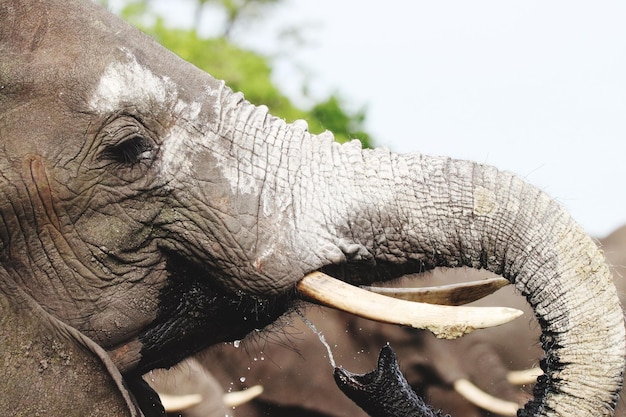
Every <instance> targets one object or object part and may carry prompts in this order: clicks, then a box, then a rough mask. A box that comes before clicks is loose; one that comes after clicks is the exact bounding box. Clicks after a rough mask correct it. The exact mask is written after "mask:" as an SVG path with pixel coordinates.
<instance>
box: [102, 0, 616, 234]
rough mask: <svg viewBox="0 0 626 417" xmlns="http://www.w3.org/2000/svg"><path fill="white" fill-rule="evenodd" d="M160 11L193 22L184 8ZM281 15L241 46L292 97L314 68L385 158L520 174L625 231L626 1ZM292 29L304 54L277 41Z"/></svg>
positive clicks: (317, 82) (351, 6) (595, 230)
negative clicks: (253, 52)
mask: <svg viewBox="0 0 626 417" xmlns="http://www.w3.org/2000/svg"><path fill="white" fill-rule="evenodd" d="M112 3H114V2H112ZM154 3H155V4H157V5H158V7H159V8H160V9H162V10H168V16H170V18H171V19H172V20H171V21H172V24H185V23H186V22H189V21H190V16H191V12H190V9H187V10H185V9H184V8H182V6H181V4H184V3H185V2H178V1H177V2H174V1H172V0H154ZM271 15H272V16H271V17H267V16H266V17H265V18H264V19H263V20H262V22H261V23H259V22H257V23H255V24H254V26H252V27H248V28H246V30H245V31H241V32H236V34H237V35H238V36H237V39H238V40H240V42H242V43H244V44H246V45H249V46H251V47H254V48H256V49H258V50H262V51H265V52H267V53H271V54H277V53H281V54H282V55H283V56H284V57H285V58H283V59H279V60H278V61H277V70H276V73H275V76H274V79H275V81H276V82H277V84H279V85H280V86H281V88H282V89H283V90H284V91H286V92H288V93H289V95H290V96H292V97H294V98H296V99H297V97H298V96H299V92H300V86H301V84H302V77H303V72H302V70H300V69H299V67H306V68H307V70H306V74H307V79H308V82H309V87H310V93H311V94H313V95H314V96H317V97H323V96H324V95H326V94H328V93H330V92H338V93H339V95H341V96H342V97H343V98H345V99H346V100H347V101H348V102H349V103H351V104H352V105H354V106H355V107H360V106H367V109H368V111H367V130H368V131H369V132H370V133H372V134H373V135H374V138H375V141H376V142H375V143H376V144H377V145H379V146H386V147H388V148H390V149H391V150H393V151H396V152H412V151H419V152H422V153H425V154H431V155H450V156H453V157H456V158H462V159H472V160H476V161H479V162H484V163H488V164H491V165H495V166H497V167H498V168H500V169H503V170H508V171H512V172H515V173H517V174H519V175H521V176H523V177H524V178H526V180H527V181H529V182H531V183H533V184H535V185H538V186H539V187H541V188H542V189H543V190H545V191H546V192H548V193H549V194H550V195H552V196H553V197H555V198H556V199H557V200H558V201H559V202H560V203H561V204H563V205H564V206H565V207H567V208H568V209H569V211H570V212H571V213H572V215H573V216H574V218H576V219H577V220H578V221H579V222H580V223H581V224H582V225H583V227H584V228H585V229H586V230H587V231H588V232H589V233H591V234H593V235H594V236H597V237H602V236H604V235H606V234H608V233H610V232H611V231H612V230H614V229H615V228H617V227H619V226H621V225H622V224H626V188H625V187H624V184H623V183H624V181H625V180H626V164H624V160H625V159H626V25H625V24H624V18H625V17H626V2H623V1H617V0H615V1H603V2H588V1H565V0H559V1H550V2H545V1H523V2H503V1H499V0H493V1H472V2H468V1H461V0H450V1H445V2H444V1H438V2H434V1H429V2H426V1H419V0H416V1H401V0H385V1H384V2H383V1H364V0H361V1H358V0H316V1H307V0H284V1H283V2H282V3H281V4H280V6H278V7H275V8H274V9H273V10H272V12H271ZM205 17H206V19H205V20H204V21H203V25H204V27H205V30H206V31H207V33H210V32H211V30H212V28H214V27H215V26H216V25H215V23H214V21H215V20H214V19H213V20H212V17H211V16H205ZM290 26H295V27H298V28H300V30H301V34H302V36H303V37H304V38H305V39H306V40H307V43H306V44H305V45H304V46H303V47H300V48H297V47H295V46H294V43H293V42H292V43H289V42H287V41H284V40H283V41H282V42H277V41H276V39H277V34H278V33H279V32H280V31H281V30H283V29H286V28H288V27H290Z"/></svg>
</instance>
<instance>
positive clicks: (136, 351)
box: [107, 338, 143, 374]
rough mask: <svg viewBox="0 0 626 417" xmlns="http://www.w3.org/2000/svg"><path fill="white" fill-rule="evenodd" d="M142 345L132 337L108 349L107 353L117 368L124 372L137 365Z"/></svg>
mask: <svg viewBox="0 0 626 417" xmlns="http://www.w3.org/2000/svg"><path fill="white" fill-rule="evenodd" d="M142 347H143V345H142V343H141V342H140V341H139V340H138V339H137V338H133V339H131V340H130V341H128V342H126V343H124V344H123V345H119V346H117V347H115V348H113V349H111V350H108V351H107V353H108V354H109V356H110V357H111V360H112V361H113V363H114V364H115V366H116V367H117V369H119V370H120V372H121V373H122V374H124V373H126V372H129V371H131V370H132V369H134V368H136V367H137V365H138V364H139V362H140V361H141V349H142Z"/></svg>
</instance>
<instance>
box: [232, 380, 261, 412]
mask: <svg viewBox="0 0 626 417" xmlns="http://www.w3.org/2000/svg"><path fill="white" fill-rule="evenodd" d="M261 394H263V386H262V385H254V386H252V387H250V388H248V389H245V390H242V391H237V392H229V393H227V394H224V395H223V396H222V400H223V401H224V405H225V406H226V407H237V406H239V405H242V404H245V403H247V402H250V401H252V400H253V399H255V398H256V397H258V396H259V395H261Z"/></svg>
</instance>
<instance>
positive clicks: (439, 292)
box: [361, 277, 510, 306]
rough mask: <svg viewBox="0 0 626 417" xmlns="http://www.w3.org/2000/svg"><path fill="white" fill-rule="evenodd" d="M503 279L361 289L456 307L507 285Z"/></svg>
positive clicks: (409, 299)
mask: <svg viewBox="0 0 626 417" xmlns="http://www.w3.org/2000/svg"><path fill="white" fill-rule="evenodd" d="M509 284H510V282H509V281H508V280H506V279H504V278H499V277H498V278H488V279H483V280H480V281H470V282H462V283H460V284H451V285H441V286H437V287H423V288H389V287H361V288H363V289H365V290H368V291H371V292H375V293H377V294H382V295H386V296H388V297H393V298H398V299H400V300H407V301H418V302H420V303H429V304H442V305H448V306H458V305H462V304H467V303H471V302H472V301H476V300H480V299H481V298H483V297H486V296H488V295H489V294H492V293H494V292H496V291H497V290H499V289H500V288H502V287H504V286H507V285H509Z"/></svg>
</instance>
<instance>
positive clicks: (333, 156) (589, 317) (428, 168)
mask: <svg viewBox="0 0 626 417" xmlns="http://www.w3.org/2000/svg"><path fill="white" fill-rule="evenodd" d="M222 99H223V100H224V101H223V104H224V103H226V102H227V103H228V105H225V106H224V107H223V108H222V111H221V113H220V114H221V115H222V116H223V117H225V118H230V121H228V120H227V119H222V123H220V127H221V129H220V131H219V132H218V138H221V139H220V141H218V142H216V143H217V144H219V143H223V146H224V149H223V150H221V151H219V155H220V158H226V157H229V158H234V161H235V162H236V163H232V164H225V163H223V162H222V161H221V160H220V159H218V160H216V161H215V164H214V166H216V167H218V169H219V168H220V167H222V168H221V169H222V171H223V172H222V175H223V177H224V178H225V179H226V181H225V182H226V183H227V184H230V189H232V190H233V192H235V193H236V195H234V196H233V195H229V194H228V193H225V195H224V197H223V198H218V199H216V198H213V200H214V201H216V202H220V201H223V202H227V203H228V204H230V205H231V207H230V211H229V212H232V210H233V209H235V212H239V213H240V214H239V215H238V216H237V218H238V219H241V221H238V222H237V223H236V224H235V222H234V220H236V218H234V217H233V216H232V215H230V216H229V217H227V218H226V217H225V218H223V219H221V220H220V221H221V223H220V224H225V225H226V226H228V228H229V229H233V230H235V231H236V232H237V233H236V235H233V234H231V235H229V236H236V237H237V238H238V239H239V241H238V242H237V244H236V245H232V246H236V247H237V248H240V249H242V252H241V253H242V254H244V256H245V261H246V262H238V265H239V266H238V271H239V273H238V274H237V275H234V276H231V278H230V281H229V283H228V285H233V286H234V288H246V290H247V291H251V292H258V293H265V294H268V293H277V294H278V293H284V292H285V291H288V290H289V289H290V288H293V286H294V284H295V282H297V281H298V280H300V279H301V278H302V277H303V276H304V275H306V274H307V273H309V272H312V271H316V270H321V271H322V272H326V273H328V274H329V275H333V276H335V277H337V278H340V279H343V280H345V281H347V282H350V283H353V284H367V283H370V282H373V281H384V280H389V279H392V278H395V277H398V276H401V275H403V274H406V273H411V272H422V271H425V270H429V269H433V268H436V267H460V266H470V267H473V268H478V269H480V268H484V269H488V270H489V271H492V272H494V273H497V274H499V275H502V276H503V277H505V278H507V279H509V281H511V282H512V283H514V284H515V286H516V287H517V289H518V290H519V291H520V292H521V293H522V294H523V295H525V296H526V298H527V300H528V302H529V303H530V304H531V305H532V307H533V309H534V311H535V313H536V315H537V317H538V320H539V323H540V324H541V326H542V329H543V336H542V338H541V343H542V345H543V348H544V350H545V351H546V357H545V359H544V360H543V363H542V367H543V369H544V372H545V376H543V377H541V378H540V381H539V383H538V384H537V385H536V393H535V394H536V395H535V399H534V400H532V401H531V402H530V403H529V404H527V406H526V409H525V410H523V411H521V414H520V415H522V416H529V415H533V416H535V415H541V416H566V415H568V416H572V415H576V416H581V417H582V416H598V415H605V416H609V415H611V413H612V409H613V408H614V406H615V403H616V401H617V394H616V393H617V391H618V390H619V389H620V388H621V382H622V372H623V368H624V355H625V350H626V349H625V335H624V323H623V317H622V310H621V307H620V304H619V301H618V297H617V294H616V290H615V287H614V286H613V283H612V278H611V273H610V271H609V269H608V267H607V265H606V264H605V262H604V257H603V255H602V254H601V252H600V251H599V249H598V247H597V246H596V244H595V243H594V242H593V241H592V239H591V238H589V237H588V236H587V235H586V234H585V233H584V231H583V230H582V228H581V227H580V226H578V225H577V224H576V223H575V222H574V220H573V219H572V218H571V217H570V215H569V214H568V213H567V212H566V211H565V210H564V209H563V208H562V207H560V206H559V205H558V204H557V203H556V202H554V200H552V199H551V198H549V197H548V196H547V195H546V194H545V193H543V192H542V191H540V190H538V189H537V188H535V187H533V186H531V185H529V184H527V183H525V182H524V181H523V180H521V179H520V178H518V177H516V176H515V175H512V174H510V173H506V172H501V171H498V170H497V169H495V168H493V167H489V166H485V165H481V164H477V163H472V162H468V161H460V160H453V159H450V158H443V157H429V156H424V155H421V154H408V155H397V154H394V153H391V152H389V151H386V150H381V149H377V150H363V149H361V146H360V144H359V143H358V142H357V141H353V142H350V143H347V144H343V145H340V144H338V143H336V142H334V141H333V138H332V135H330V134H324V135H319V136H313V135H310V134H309V133H308V132H307V129H306V124H305V123H294V124H292V125H287V124H285V123H284V122H283V121H281V120H278V119H276V118H273V117H271V116H269V115H268V114H267V111H266V109H265V108H263V107H261V108H255V107H254V106H251V105H250V104H249V103H246V102H244V101H243V100H242V98H241V96H237V95H228V94H227V95H225V96H222ZM233 120H234V122H233ZM215 146H217V145H216V144H214V145H213V154H215V153H216V151H215V149H216V148H215ZM192 162H193V161H192ZM231 165H232V166H237V167H238V169H237V171H235V172H229V171H227V170H226V169H224V168H223V167H227V166H231ZM227 190H228V187H227ZM219 212H226V210H220V211H219ZM246 213H254V216H248V217H250V219H251V220H254V221H253V222H252V221H251V222H250V223H251V224H252V225H253V226H254V229H252V231H248V230H250V229H246V228H245V227H243V226H242V225H244V222H245V221H246V218H247V217H246V216H244V214H246ZM244 238H245V239H244ZM244 268H245V269H246V271H248V272H247V273H245V274H244V273H243V272H242V271H244ZM237 278H241V280H238V279H237Z"/></svg>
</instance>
